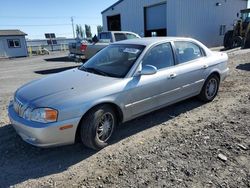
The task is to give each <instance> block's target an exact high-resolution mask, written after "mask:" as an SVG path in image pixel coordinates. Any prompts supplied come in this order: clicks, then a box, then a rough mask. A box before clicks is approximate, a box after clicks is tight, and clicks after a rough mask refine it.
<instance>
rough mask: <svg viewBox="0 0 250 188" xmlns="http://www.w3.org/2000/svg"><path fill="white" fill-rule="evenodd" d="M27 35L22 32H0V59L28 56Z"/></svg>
mask: <svg viewBox="0 0 250 188" xmlns="http://www.w3.org/2000/svg"><path fill="white" fill-rule="evenodd" d="M26 35H27V34H26V33H24V32H22V31H20V30H0V57H7V58H11V57H26V56H28V50H27V44H26V40H25V36H26Z"/></svg>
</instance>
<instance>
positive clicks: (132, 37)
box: [126, 33, 138, 39]
mask: <svg viewBox="0 0 250 188" xmlns="http://www.w3.org/2000/svg"><path fill="white" fill-rule="evenodd" d="M126 35H127V39H137V38H138V37H137V36H136V35H133V34H130V33H126Z"/></svg>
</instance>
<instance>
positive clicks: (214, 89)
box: [198, 74, 220, 102]
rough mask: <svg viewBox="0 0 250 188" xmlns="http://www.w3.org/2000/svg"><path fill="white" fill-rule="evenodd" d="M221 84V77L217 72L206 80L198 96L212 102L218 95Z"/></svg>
mask: <svg viewBox="0 0 250 188" xmlns="http://www.w3.org/2000/svg"><path fill="white" fill-rule="evenodd" d="M219 86H220V79H219V77H218V76H217V75H215V74H212V75H210V76H209V77H208V78H207V80H206V81H205V83H204V85H203V87H202V90H201V92H200V94H199V96H198V97H199V98H200V100H202V101H204V102H211V101H212V100H214V98H215V97H216V96H217V93H218V90H219Z"/></svg>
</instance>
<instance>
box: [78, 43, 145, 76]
mask: <svg viewBox="0 0 250 188" xmlns="http://www.w3.org/2000/svg"><path fill="white" fill-rule="evenodd" d="M144 48H145V46H142V45H128V44H114V45H109V46H108V47H106V48H104V49H103V50H102V51H100V52H99V53H98V54H96V55H95V56H94V57H92V58H91V59H89V60H88V61H87V62H86V63H85V64H84V65H82V66H81V67H80V68H79V69H80V70H82V71H86V72H91V73H94V74H99V75H103V76H109V77H116V78H124V77H125V76H126V75H127V73H128V72H129V70H130V69H131V67H132V66H133V65H134V63H135V61H136V60H137V59H138V57H139V56H140V54H141V53H142V51H143V49H144Z"/></svg>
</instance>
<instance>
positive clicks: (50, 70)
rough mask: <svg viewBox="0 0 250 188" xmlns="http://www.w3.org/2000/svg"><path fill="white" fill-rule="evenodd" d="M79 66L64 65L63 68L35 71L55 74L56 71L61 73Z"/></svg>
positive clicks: (43, 73)
mask: <svg viewBox="0 0 250 188" xmlns="http://www.w3.org/2000/svg"><path fill="white" fill-rule="evenodd" d="M77 67H79V66H70V67H62V68H56V69H46V70H39V71H35V73H36V74H42V75H46V74H55V73H59V72H63V71H66V70H69V69H74V68H77Z"/></svg>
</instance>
